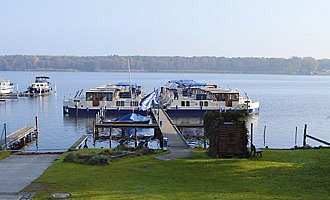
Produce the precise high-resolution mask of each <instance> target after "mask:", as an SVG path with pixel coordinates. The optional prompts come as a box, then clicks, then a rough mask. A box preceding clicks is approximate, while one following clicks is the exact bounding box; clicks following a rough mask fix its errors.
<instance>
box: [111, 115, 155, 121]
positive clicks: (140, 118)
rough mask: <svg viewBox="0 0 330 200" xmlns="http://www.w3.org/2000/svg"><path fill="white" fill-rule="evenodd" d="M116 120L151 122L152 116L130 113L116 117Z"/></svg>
mask: <svg viewBox="0 0 330 200" xmlns="http://www.w3.org/2000/svg"><path fill="white" fill-rule="evenodd" d="M114 121H115V122H122V123H149V121H150V117H149V116H144V115H140V114H137V113H129V114H127V115H124V116H122V117H119V118H117V119H115V120H114Z"/></svg>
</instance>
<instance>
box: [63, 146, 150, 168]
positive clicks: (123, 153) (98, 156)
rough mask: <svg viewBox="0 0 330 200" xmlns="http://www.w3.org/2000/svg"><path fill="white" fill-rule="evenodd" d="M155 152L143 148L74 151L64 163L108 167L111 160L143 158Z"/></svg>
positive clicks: (67, 156)
mask: <svg viewBox="0 0 330 200" xmlns="http://www.w3.org/2000/svg"><path fill="white" fill-rule="evenodd" d="M153 152H154V151H153V150H151V149H149V148H147V147H143V148H140V149H134V148H130V147H128V146H124V145H123V146H121V147H120V148H116V149H105V150H101V151H99V150H95V151H93V150H92V151H79V150H78V151H74V152H69V153H68V154H67V155H66V156H65V157H64V159H63V161H64V162H70V163H77V164H87V165H108V164H110V162H111V160H113V159H118V158H123V157H132V156H142V155H148V154H152V153H153Z"/></svg>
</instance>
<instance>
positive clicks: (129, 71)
mask: <svg viewBox="0 0 330 200" xmlns="http://www.w3.org/2000/svg"><path fill="white" fill-rule="evenodd" d="M127 67H128V85H129V86H128V87H129V92H130V95H131V104H132V113H134V102H133V93H132V86H131V66H130V62H129V58H127Z"/></svg>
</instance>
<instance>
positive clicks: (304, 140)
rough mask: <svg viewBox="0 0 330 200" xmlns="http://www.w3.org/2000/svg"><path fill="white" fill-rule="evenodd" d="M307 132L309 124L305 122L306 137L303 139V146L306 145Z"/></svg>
mask: <svg viewBox="0 0 330 200" xmlns="http://www.w3.org/2000/svg"><path fill="white" fill-rule="evenodd" d="M306 134H307V124H305V128H304V139H303V146H304V147H305V146H306Z"/></svg>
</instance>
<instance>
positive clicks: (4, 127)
mask: <svg viewBox="0 0 330 200" xmlns="http://www.w3.org/2000/svg"><path fill="white" fill-rule="evenodd" d="M3 129H4V131H5V148H6V150H8V148H7V125H6V123H4V124H3Z"/></svg>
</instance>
